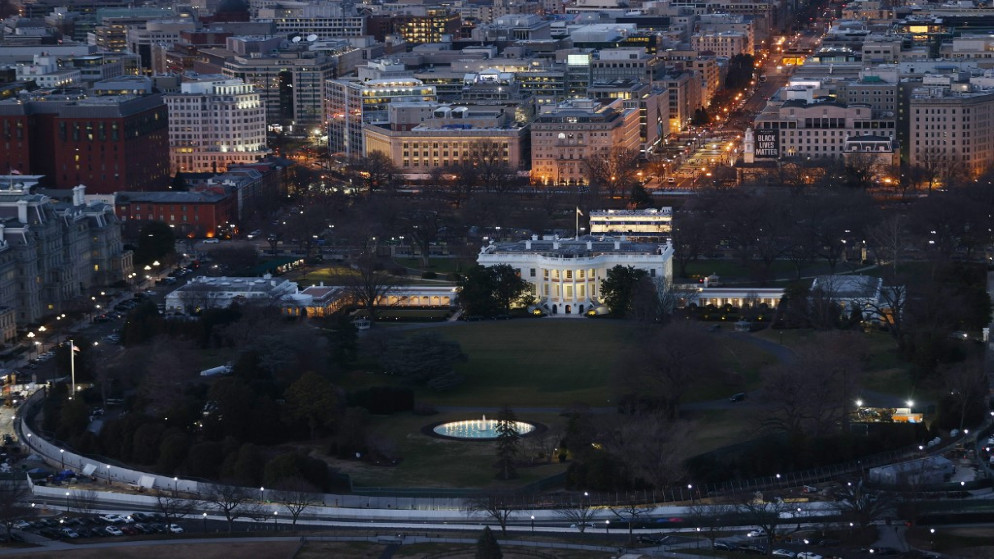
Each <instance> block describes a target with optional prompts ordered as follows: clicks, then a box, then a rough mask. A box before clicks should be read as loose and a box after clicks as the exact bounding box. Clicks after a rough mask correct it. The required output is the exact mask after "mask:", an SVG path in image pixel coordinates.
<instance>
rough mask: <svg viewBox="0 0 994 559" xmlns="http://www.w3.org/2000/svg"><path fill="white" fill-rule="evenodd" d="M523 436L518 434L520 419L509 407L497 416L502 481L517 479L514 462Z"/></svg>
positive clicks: (498, 455)
mask: <svg viewBox="0 0 994 559" xmlns="http://www.w3.org/2000/svg"><path fill="white" fill-rule="evenodd" d="M520 441H521V434H520V433H518V418H517V417H516V416H515V415H514V411H513V410H512V409H511V408H510V407H509V406H507V405H504V407H503V408H501V410H500V413H499V414H498V415H497V467H498V468H500V472H499V473H498V476H499V477H500V479H512V478H514V477H516V472H515V471H514V460H515V458H516V457H517V456H518V445H519V443H520Z"/></svg>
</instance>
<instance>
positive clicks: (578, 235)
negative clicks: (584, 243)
mask: <svg viewBox="0 0 994 559" xmlns="http://www.w3.org/2000/svg"><path fill="white" fill-rule="evenodd" d="M573 217H575V218H576V240H578V241H579V240H580V206H577V207H576V211H575V212H573Z"/></svg>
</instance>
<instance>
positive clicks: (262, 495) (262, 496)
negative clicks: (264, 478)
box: [259, 487, 266, 502]
mask: <svg viewBox="0 0 994 559" xmlns="http://www.w3.org/2000/svg"><path fill="white" fill-rule="evenodd" d="M259 500H260V501H262V502H266V488H265V487H260V488H259Z"/></svg>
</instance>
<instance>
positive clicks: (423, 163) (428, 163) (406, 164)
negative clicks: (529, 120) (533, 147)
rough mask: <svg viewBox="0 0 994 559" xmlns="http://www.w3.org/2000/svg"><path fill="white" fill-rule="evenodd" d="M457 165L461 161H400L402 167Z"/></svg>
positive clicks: (504, 160)
mask: <svg viewBox="0 0 994 559" xmlns="http://www.w3.org/2000/svg"><path fill="white" fill-rule="evenodd" d="M502 161H503V162H504V163H505V164H507V163H509V161H508V159H507V158H506V157H505V158H504V159H502ZM459 163H461V161H450V160H448V159H442V160H439V159H432V160H428V159H418V158H414V159H404V160H403V161H402V163H401V165H402V166H403V167H449V166H452V165H457V164H459Z"/></svg>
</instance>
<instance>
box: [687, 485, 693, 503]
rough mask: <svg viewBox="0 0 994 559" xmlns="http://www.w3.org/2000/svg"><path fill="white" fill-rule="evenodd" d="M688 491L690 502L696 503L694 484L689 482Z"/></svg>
mask: <svg viewBox="0 0 994 559" xmlns="http://www.w3.org/2000/svg"><path fill="white" fill-rule="evenodd" d="M687 492H688V493H690V504H694V484H693V483H688V484H687Z"/></svg>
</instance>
